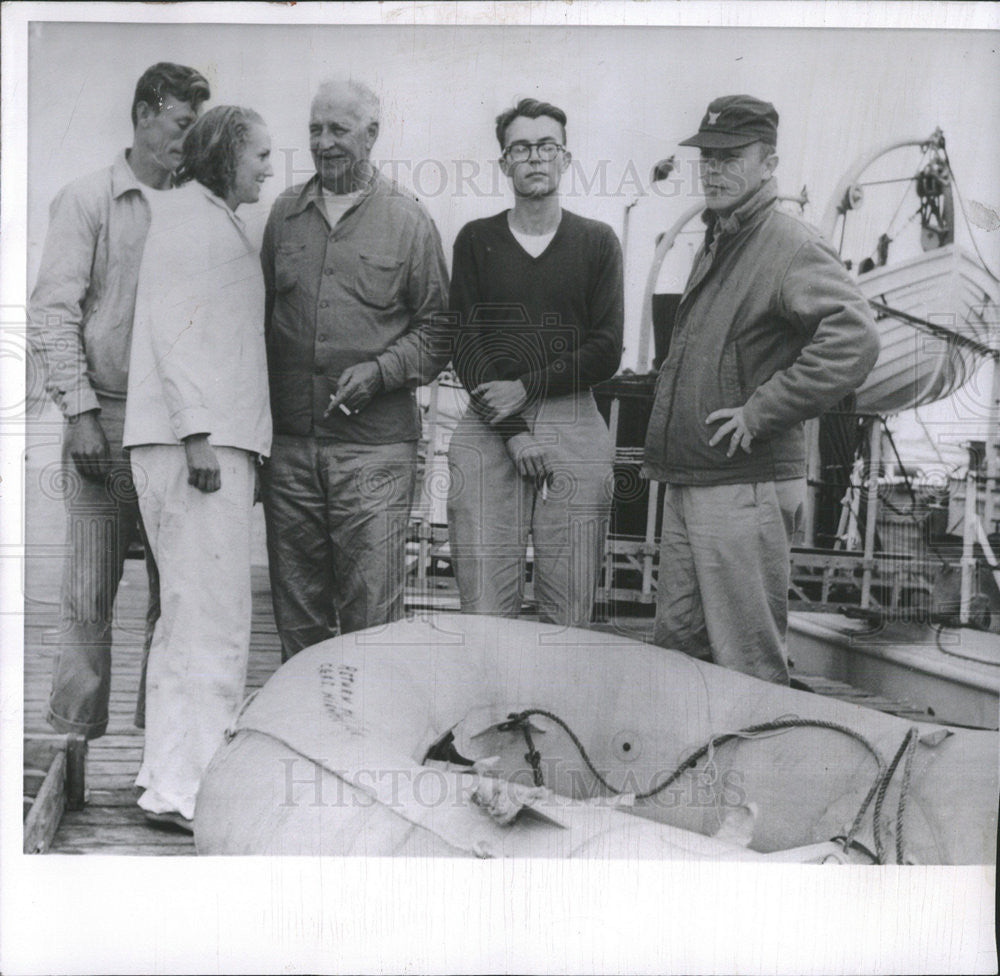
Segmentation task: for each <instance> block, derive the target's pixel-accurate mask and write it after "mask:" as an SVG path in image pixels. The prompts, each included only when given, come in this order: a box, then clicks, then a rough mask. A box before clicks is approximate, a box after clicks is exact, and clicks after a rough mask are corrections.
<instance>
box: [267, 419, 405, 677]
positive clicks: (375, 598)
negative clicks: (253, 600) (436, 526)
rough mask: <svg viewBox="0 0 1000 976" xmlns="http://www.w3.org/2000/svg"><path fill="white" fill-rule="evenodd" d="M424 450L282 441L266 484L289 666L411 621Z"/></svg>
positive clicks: (278, 610)
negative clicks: (407, 605)
mask: <svg viewBox="0 0 1000 976" xmlns="http://www.w3.org/2000/svg"><path fill="white" fill-rule="evenodd" d="M416 451H417V448H416V444H415V443H413V442H401V443H395V444H355V443H344V442H341V441H334V440H329V439H325V438H313V437H293V436H289V435H278V436H276V437H275V439H274V443H273V445H272V449H271V458H270V461H269V463H268V465H267V469H266V473H265V476H264V479H263V487H264V512H265V517H266V520H267V545H268V560H269V562H270V569H271V588H272V598H273V601H274V612H275V619H276V622H277V626H278V633H279V635H280V637H281V643H282V652H283V655H284V657H285V659H287V658H288V657H290V656H291V655H293V654H295V653H297V652H298V651H300V650H301V649H302V648H304V647H309V646H311V645H312V644H316V643H319V642H320V641H323V640H327V639H328V638H330V637H332V636H334V635H335V634H336V633H337V621H338V620H339V629H340V633H343V634H349V633H352V632H354V631H356V630H363V629H364V628H366V627H374V626H378V625H381V624H386V623H391V622H392V621H394V620H399V619H400V618H401V617H402V616H403V611H404V605H403V597H404V589H405V583H406V527H407V523H408V520H409V514H410V508H411V506H412V504H413V489H414V484H415V481H416Z"/></svg>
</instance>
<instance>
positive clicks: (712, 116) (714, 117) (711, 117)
mask: <svg viewBox="0 0 1000 976" xmlns="http://www.w3.org/2000/svg"><path fill="white" fill-rule="evenodd" d="M721 114H722V113H721V112H709V113H708V124H709V125H715V123H716V122H718V121H719V116H720V115H721Z"/></svg>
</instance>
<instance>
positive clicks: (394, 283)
mask: <svg viewBox="0 0 1000 976" xmlns="http://www.w3.org/2000/svg"><path fill="white" fill-rule="evenodd" d="M319 190H320V187H319V180H318V178H317V177H313V179H311V180H310V181H309V182H308V183H306V184H304V185H301V186H297V187H292V188H291V189H289V190H286V191H285V192H284V193H282V194H281V196H280V197H278V199H277V200H276V201H275V203H274V207H273V209H272V210H271V215H270V217H269V219H268V222H267V228H266V230H265V232H264V242H263V246H262V249H261V264H262V266H263V269H264V281H265V284H266V286H267V314H266V320H265V321H266V331H267V348H268V368H269V374H270V383H271V408H272V413H273V417H274V425H275V432H276V433H282V434H299V435H306V434H313V435H316V436H321V437H335V438H337V439H338V440H344V441H352V442H355V443H368V444H388V443H395V442H399V441H408V440H416V439H417V438H418V437H419V436H420V423H419V415H418V412H417V407H416V400H415V398H414V395H413V387H415V386H418V385H420V384H422V383H427V382H429V381H430V380H432V379H433V378H434V376H436V375H437V373H438V372H440V370H441V369H443V368H444V366H445V365H447V363H448V360H449V359H450V357H451V341H452V335H453V334H452V330H451V328H450V327H449V326H448V325H446V319H447V317H446V316H442V315H441V314H439V313H441V312H443V310H444V309H445V308H446V306H447V300H448V299H447V296H448V275H447V269H446V266H445V261H444V254H443V252H442V250H441V240H440V238H439V236H438V233H437V229H436V228H435V227H434V224H433V222H432V221H431V219H430V217H429V216H428V215H427V213H426V211H425V210H424V209H423V207H422V206H421V205H420V204H419V203H418V202H417V201H416V200H415V199H414V198H413V197H411V196H409V195H408V194H406V193H405V192H404V191H403V190H401V189H400V188H399V187H398V186H396V184H395V183H393V182H391V181H390V180H387V179H385V178H384V177H382V176H381V175H378V174H376V175H375V177H374V179H373V181H372V183H371V184H370V185H369V186H368V188H367V189H366V192H364V193H362V194H361V196H360V197H359V199H358V201H357V203H356V204H355V205H354V206H353V207H351V208H350V209H349V210H348V211H347V212H346V213H345V214H344V215H343V217H341V219H340V220H339V221H338V222H337V223H336V224H334V225H333V226H332V227H331V226H330V224H329V222H328V221H327V218H326V215H325V211H324V209H323V207H322V200H321V196H320V192H319ZM362 362H375V363H377V364H378V368H379V372H380V374H381V378H382V387H383V389H382V392H380V393H378V394H376V396H375V397H374V398H373V399H372V401H371V402H370V403H369V404H368V405H367V406H366V407H365V408H364V409H363V410H361V411H360V412H358V413H355V414H353V415H351V416H350V417H347V416H345V415H344V414H343V413H341V411H339V410H336V411H334V412H333V413H332V414H331V415H330V416H329V417H324V416H323V415H324V413H325V412H326V408H327V406H328V405H329V402H330V394H331V393H333V392H334V390H335V389H336V382H337V379H338V378H339V376H340V374H341V373H342V372H343V371H344V370H345V369H347V367H348V366H353V365H355V364H357V363H362Z"/></svg>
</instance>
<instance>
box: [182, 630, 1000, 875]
mask: <svg viewBox="0 0 1000 976" xmlns="http://www.w3.org/2000/svg"><path fill="white" fill-rule="evenodd" d="M525 709H544V710H545V712H547V713H549V715H555V716H558V719H559V720H561V722H563V723H565V726H568V728H569V729H571V730H572V732H573V735H575V736H576V737H577V740H578V742H579V744H580V745H582V746H583V748H584V749H585V750H586V752H587V754H588V756H589V760H590V763H591V764H592V766H593V768H594V769H596V770H597V771H598V772H600V774H601V775H602V776H603V777H604V779H605V781H606V782H607V783H609V784H611V785H612V786H614V788H615V790H616V791H624V793H625V794H626V800H625V802H626V805H625V806H616V805H615V803H613V802H612V801H611V799H610V797H609V793H608V790H607V789H605V788H604V787H602V786H601V785H600V783H599V782H598V780H597V779H596V777H595V776H594V775H593V773H592V772H591V769H590V768H588V766H587V763H586V762H585V761H584V760H583V758H582V756H581V751H580V748H579V747H578V746H577V745H576V744H575V743H574V741H573V739H572V737H571V736H570V735H569V734H568V733H567V731H566V729H565V727H564V726H563V725H562V724H560V722H559V721H555V720H553V719H552V718H551V717H549V716H547V715H540V714H536V715H533V716H532V717H531V719H530V721H531V723H532V725H531V735H532V739H533V743H534V748H535V749H537V750H538V752H539V754H540V770H541V773H542V775H543V778H544V783H545V785H546V787H549V788H551V790H552V791H553V796H552V799H551V803H552V804H554V805H555V806H559V804H560V802H561V803H562V809H561V810H556V811H555V813H554V814H553V816H552V818H550V819H548V820H546V819H545V818H544V817H536V818H532V817H523V818H518V819H517V821H515V824H514V829H512V828H511V827H502V826H498V825H497V824H496V822H495V821H493V820H492V819H491V818H490V817H489V816H488V815H487V814H486V813H484V811H483V810H482V808H481V807H478V806H476V805H475V804H474V803H471V802H469V800H468V794H469V790H468V786H469V783H470V782H471V781H474V780H475V779H476V776H475V775H474V774H472V773H470V771H468V770H465V771H461V770H456V769H453V768H449V769H447V770H445V771H442V770H440V769H436V768H429V767H427V766H425V765H423V760H424V758H425V756H426V755H427V752H428V750H430V749H431V747H432V746H434V745H435V743H437V742H439V741H440V740H441V739H442V737H444V736H446V735H447V734H448V733H449V732H451V733H452V735H453V736H454V748H455V749H456V750H457V753H458V754H459V755H460V756H462V757H465V759H467V760H477V761H479V762H480V763H482V762H483V761H484V760H487V759H490V760H491V763H490V769H491V771H492V773H493V774H495V775H497V776H500V777H502V778H504V779H506V780H508V781H511V782H514V783H518V784H523V786H524V787H525V788H528V789H530V788H531V787H532V786H533V783H534V780H533V773H532V770H531V768H530V765H529V764H528V763H527V762H526V759H525V753H526V751H527V746H526V742H525V738H524V735H523V731H522V730H520V729H517V728H514V729H504V728H501V727H500V726H501V725H502V724H503V723H504V722H505V721H506V720H507V718H508V716H509V715H510V714H511V713H517V712H521V711H522V710H525ZM790 717H793V718H790ZM774 720H782V721H784V722H786V723H788V722H790V723H791V727H788V728H783V729H782V730H781V731H779V732H775V733H774V734H769V735H765V736H761V737H749V736H747V737H737V738H734V739H731V740H728V741H726V742H722V741H717V743H716V745H715V747H714V748H712V749H711V750H710V752H711V754H710V755H708V756H706V757H705V758H704V759H703V760H701V761H700V762H699V763H698V764H696V765H695V767H694V769H693V770H688V771H687V772H684V773H683V774H681V775H680V776H679V777H677V778H676V780H675V781H674V782H673V783H672V784H671V786H670V787H669V788H668V789H665V790H661V791H660V792H658V793H656V794H655V795H654V796H650V797H648V798H646V799H643V798H642V797H641V795H640V794H642V793H644V792H646V791H648V790H651V789H654V788H655V787H656V786H658V785H661V784H663V782H664V781H665V780H666V779H667V776H668V774H669V773H670V772H671V771H672V770H675V769H676V768H677V767H678V765H679V764H682V763H683V762H684V761H685V760H686V759H687V758H688V757H690V756H691V754H692V753H693V752H694V751H695V750H696V749H698V748H699V747H700V746H703V745H704V744H705V743H707V742H708V741H709V740H710V739H713V737H714V738H716V739H718V737H719V736H721V735H723V734H724V733H731V732H737V731H739V730H745V729H747V728H749V727H752V726H757V725H760V724H761V723H767V722H771V721H774ZM817 723H827V724H826V726H825V727H817ZM834 726H836V728H835V727H834ZM911 727H912V726H911V724H910V723H908V722H905V721H903V720H901V719H897V718H894V717H892V716H888V715H883V714H881V713H877V712H873V711H870V710H868V709H863V708H859V707H857V706H852V705H848V704H845V703H842V702H838V701H833V700H829V699H824V698H821V697H820V696H817V695H810V694H807V693H804V692H797V691H792V690H790V689H787V688H782V687H778V686H775V685H771V684H768V683H765V682H761V681H758V680H756V679H754V678H749V677H747V676H744V675H741V674H737V673H735V672H731V671H726V670H724V669H721V668H718V667H715V666H714V665H711V664H707V663H704V662H699V661H695V660H694V659H692V658H690V657H687V656H686V655H683V654H680V653H677V652H673V651H665V650H662V649H659V648H654V647H651V646H649V645H645V644H642V643H639V642H637V641H633V640H630V639H628V638H624V637H617V636H615V635H610V634H606V633H597V632H593V631H582V630H572V629H566V628H558V627H554V626H548V625H542V624H534V623H531V622H527V621H519V620H507V619H502V620H501V619H496V618H488V617H474V616H462V615H439V616H436V617H432V618H429V619H427V620H410V621H403V622H400V623H397V624H393V625H390V626H388V627H385V628H378V629H374V630H371V631H364V632H362V633H359V634H354V635H350V636H348V637H345V638H338V639H335V640H331V641H327V642H325V643H323V644H319V645H317V646H315V647H313V648H310V649H308V650H306V651H303V652H302V653H300V654H299V655H297V656H296V657H295V658H293V659H292V660H291V661H290V662H288V663H287V664H286V665H285V666H284V667H282V668H281V670H280V671H279V672H278V673H277V674H276V675H275V676H274V677H273V678H272V679H271V680H270V681H269V682H268V684H267V685H266V686H265V687H264V689H262V691H261V692H259V693H258V695H257V696H256V697H255V698H254V699H253V700H252V701H251V702H250V703H249V705H248V706H247V707H246V708H245V710H244V712H243V714H242V715H241V716H240V718H239V720H238V721H237V722H236V723H235V725H234V729H233V732H232V734H231V736H230V737H229V741H227V743H226V744H225V745H223V746H222V748H220V750H219V752H218V754H217V755H216V757H215V758H214V760H213V762H212V765H211V767H210V768H209V770H208V772H207V774H206V776H205V779H204V783H203V785H202V789H201V792H200V794H199V799H198V809H197V812H196V817H195V839H196V843H197V847H198V850H199V852H200V853H205V854H225V853H232V854H236V853H240V854H248V853H256V854H264V853H268V854H279V853H282V854H330V855H338V854H340V855H344V854H366V855H388V854H408V855H412V854H428V855H440V854H444V853H451V854H456V855H459V856H475V855H476V854H480V855H481V856H482V854H483V852H484V851H485V852H486V853H487V854H493V855H495V856H553V857H571V856H594V855H595V854H596V855H600V856H616V857H663V858H670V857H688V858H690V857H714V858H722V859H736V860H740V859H755V858H759V857H760V856H767V855H771V854H775V853H777V852H782V851H788V850H790V849H801V848H808V847H810V846H811V845H823V844H825V843H827V842H829V841H830V840H831V839H832V838H835V837H837V836H843V835H844V834H846V833H848V832H849V831H850V829H851V826H852V824H853V823H854V820H855V817H856V815H857V813H858V811H859V809H860V808H861V807H862V804H863V801H864V800H865V797H866V795H867V794H868V793H869V790H870V788H871V786H872V783H873V782H874V780H875V777H876V772H877V766H876V762H875V760H874V759H873V757H872V754H871V753H870V752H869V749H868V746H871V747H872V748H874V749H875V750H877V751H878V752H879V753H880V755H881V756H882V760H883V762H888V761H889V760H890V759H891V758H892V756H893V755H894V754H895V752H896V751H897V749H898V748H899V747H900V745H901V744H902V743H903V742H904V740H905V739H906V737H907V733H908V731H909V730H910V728H911ZM917 728H918V731H919V735H920V737H921V738H920V741H919V743H918V744H917V745H916V747H915V750H916V751H915V753H914V756H913V763H912V769H911V775H910V776H909V786H908V789H907V791H906V797H905V810H906V813H905V816H904V819H903V824H904V837H903V853H904V860H906V861H913V862H916V863H937V864H975V863H992V862H993V860H994V859H995V837H996V796H997V735H996V734H995V733H990V732H979V731H969V730H955V731H954V732H950V731H948V730H941V729H940V728H938V727H935V726H932V725H921V726H919V727H917ZM843 729H847V730H849V731H850V733H851V734H847V733H845V732H844V731H843ZM856 737H860V739H861V740H864V741H863V742H862V741H859V738H856ZM864 743H868V746H866V745H865V744H864ZM482 768H483V767H482V766H480V769H482ZM901 773H902V770H900V773H898V774H897V775H896V776H895V778H894V779H893V780H892V781H891V782H890V784H889V787H888V790H887V792H886V795H885V797H884V803H883V804H882V807H881V819H880V821H879V822H880V828H879V833H880V836H881V837H882V842H883V843H882V846H883V847H884V848H885V849H886V851H888V852H889V856H888V859H889V860H892V859H893V857H894V854H893V851H894V849H895V847H894V845H895V836H894V834H895V823H896V819H897V812H898V807H899V796H900V789H901V785H902V779H903V776H902V775H901ZM559 797H564V798H568V799H567V800H563V801H560V800H559ZM550 812H551V810H550ZM742 812H748V815H751V816H752V817H753V824H752V830H750V832H749V835H748V837H747V838H746V839H747V840H748V846H747V848H746V849H744V848H742V847H740V846H739V845H733V844H730V843H728V842H726V841H725V840H723V839H720V838H719V837H715V836H713V835H716V834H718V832H719V830H720V827H722V828H724V827H725V825H726V824H727V823H729V822H730V820H731V818H732V816H733V815H739V814H740V813H742ZM560 818H563V819H564V820H567V821H569V825H568V826H567V824H566V823H560V822H559V821H560ZM552 820H554V821H555V823H553V822H552ZM532 823H540V824H541V826H538V827H533V826H532ZM855 836H856V838H857V839H858V840H859V841H860V843H861V845H862V846H863V847H864V848H865V849H867V850H873V849H874V848H875V847H876V846H878V845H876V842H875V837H874V829H873V820H872V809H871V807H869V808H868V810H867V814H866V816H865V817H864V818H863V820H862V822H861V824H860V829H858V830H857V832H856V834H855Z"/></svg>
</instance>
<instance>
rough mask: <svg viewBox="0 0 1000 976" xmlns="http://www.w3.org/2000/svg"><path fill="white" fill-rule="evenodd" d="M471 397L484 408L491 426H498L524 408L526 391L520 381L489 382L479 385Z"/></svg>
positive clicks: (526, 400)
mask: <svg viewBox="0 0 1000 976" xmlns="http://www.w3.org/2000/svg"><path fill="white" fill-rule="evenodd" d="M472 395H473V396H474V397H476V398H478V400H479V401H480V403H482V405H483V406H484V407H485V408H486V413H487V418H488V420H489V422H490V423H491V424H498V423H500V421H501V420H506V419H507V418H508V417H511V416H513V415H514V414H515V413H517V412H518V411H520V410H522V409H523V408H524V405H525V404H526V403H527V402H528V391H527V390H526V389H525V388H524V384H523V383H522V382H521V381H520V380H490V381H489V382H487V383H480V384H479V386H477V387H476V388H475V389H474V390H473V391H472Z"/></svg>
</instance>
